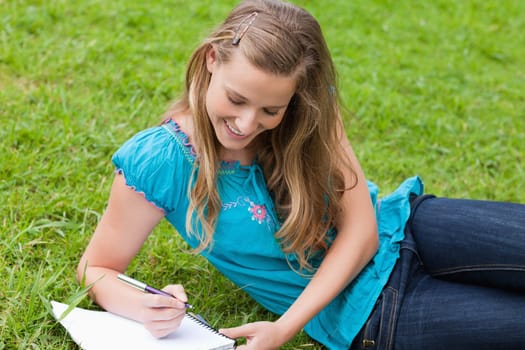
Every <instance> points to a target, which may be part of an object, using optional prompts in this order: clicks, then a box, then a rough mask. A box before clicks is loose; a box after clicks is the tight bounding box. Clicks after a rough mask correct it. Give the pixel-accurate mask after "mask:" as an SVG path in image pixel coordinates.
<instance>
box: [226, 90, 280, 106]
mask: <svg viewBox="0 0 525 350" xmlns="http://www.w3.org/2000/svg"><path fill="white" fill-rule="evenodd" d="M225 90H226V92H227V93H228V94H231V95H234V97H235V98H238V99H240V100H242V101H243V102H246V101H249V100H248V99H247V98H246V97H244V96H243V95H241V94H239V93H238V92H236V91H234V90H232V89H230V88H228V87H225ZM286 106H288V104H285V105H282V106H264V108H268V109H273V108H276V109H282V108H285V107H286Z"/></svg>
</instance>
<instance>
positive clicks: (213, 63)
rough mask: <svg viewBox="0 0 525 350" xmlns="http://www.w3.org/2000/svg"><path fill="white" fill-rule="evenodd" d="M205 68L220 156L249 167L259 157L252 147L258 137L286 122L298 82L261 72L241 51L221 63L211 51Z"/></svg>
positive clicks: (208, 97) (210, 109)
mask: <svg viewBox="0 0 525 350" xmlns="http://www.w3.org/2000/svg"><path fill="white" fill-rule="evenodd" d="M206 65H207V68H208V71H209V72H210V73H211V79H210V84H209V87H208V91H207V94H206V110H207V112H208V115H209V117H210V121H211V124H212V125H213V128H214V130H215V134H216V136H217V139H218V140H219V143H220V144H221V146H222V149H221V153H220V156H221V158H222V159H223V160H227V161H232V160H239V161H241V163H242V164H246V163H250V162H251V160H253V157H254V156H255V154H256V153H257V150H256V149H254V147H253V146H254V141H255V140H256V138H257V136H258V135H260V134H261V133H262V132H264V131H266V130H271V129H273V128H275V127H277V126H278V125H279V124H280V123H281V121H282V120H283V117H284V114H285V111H286V108H287V107H288V103H289V102H290V100H291V98H292V96H293V94H294V93H295V86H296V79H295V77H294V76H289V77H283V76H278V75H275V74H272V73H267V72H265V71H263V70H261V69H258V68H256V67H254V66H253V65H252V64H251V63H250V62H249V61H248V60H247V59H246V58H245V57H244V55H242V54H241V53H240V52H239V51H238V50H237V51H236V52H235V53H234V54H233V55H232V57H231V59H230V60H229V61H228V62H226V63H220V62H218V61H217V59H216V55H215V51H214V49H213V48H211V49H210V50H209V51H208V53H207V55H206Z"/></svg>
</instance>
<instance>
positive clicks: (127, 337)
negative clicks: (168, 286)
mask: <svg viewBox="0 0 525 350" xmlns="http://www.w3.org/2000/svg"><path fill="white" fill-rule="evenodd" d="M51 305H52V307H53V314H54V316H55V318H56V319H57V320H58V319H59V318H60V316H62V313H63V312H64V311H65V310H66V309H67V308H68V305H67V304H63V303H59V302H56V301H51ZM60 323H61V324H62V325H63V326H64V328H66V330H67V331H68V333H69V335H70V336H71V338H72V339H73V340H74V341H75V343H77V344H78V345H79V346H80V347H81V348H82V349H84V350H104V349H111V350H114V349H130V350H133V349H137V350H139V349H140V350H163V349H170V350H174V349H181V350H209V349H213V350H215V349H221V350H222V349H233V348H234V341H233V340H231V339H229V338H226V337H224V336H221V335H219V334H217V333H215V332H214V331H212V330H210V329H207V328H206V327H204V326H203V325H201V324H199V323H197V322H195V321H194V320H193V319H191V318H190V317H185V318H184V320H183V321H182V323H181V326H180V328H179V329H177V330H176V331H175V332H173V333H171V334H170V335H169V336H167V337H164V338H161V339H158V338H155V337H154V336H152V335H151V334H150V333H149V332H148V331H147V330H146V329H145V328H144V326H143V325H141V324H140V323H138V322H135V321H132V320H129V319H126V318H123V317H120V316H118V315H115V314H112V313H109V312H105V311H92V310H85V309H81V308H74V309H73V310H71V312H70V313H69V314H68V315H67V316H66V317H65V318H64V319H63V320H62V321H61V322H60Z"/></svg>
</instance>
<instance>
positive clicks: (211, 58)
mask: <svg viewBox="0 0 525 350" xmlns="http://www.w3.org/2000/svg"><path fill="white" fill-rule="evenodd" d="M216 65H217V57H216V53H215V47H213V45H210V47H209V48H208V51H206V68H207V69H208V72H210V74H212V73H213V69H214V68H215V66H216Z"/></svg>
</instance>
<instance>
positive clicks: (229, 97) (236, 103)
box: [228, 96, 244, 106]
mask: <svg viewBox="0 0 525 350" xmlns="http://www.w3.org/2000/svg"><path fill="white" fill-rule="evenodd" d="M228 101H230V103H231V104H232V105H236V106H238V105H242V104H243V103H244V101H241V100H237V99H235V98H233V97H231V96H228Z"/></svg>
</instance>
